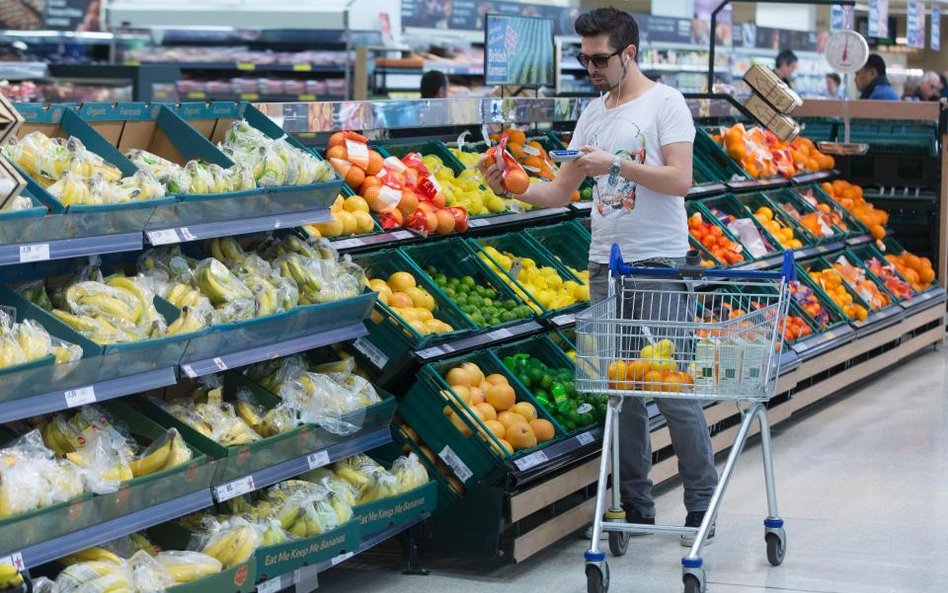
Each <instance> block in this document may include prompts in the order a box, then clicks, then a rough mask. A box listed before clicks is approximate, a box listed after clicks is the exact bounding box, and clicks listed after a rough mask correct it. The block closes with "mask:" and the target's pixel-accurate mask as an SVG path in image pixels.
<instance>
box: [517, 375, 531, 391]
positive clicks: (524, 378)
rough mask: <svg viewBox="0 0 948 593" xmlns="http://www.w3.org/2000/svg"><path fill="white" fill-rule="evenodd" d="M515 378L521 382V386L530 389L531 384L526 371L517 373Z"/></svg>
mask: <svg viewBox="0 0 948 593" xmlns="http://www.w3.org/2000/svg"><path fill="white" fill-rule="evenodd" d="M517 380H518V381H520V382H521V383H523V386H524V387H526V388H527V389H530V386H531V385H532V384H533V383H531V381H530V376H529V375H527V374H526V373H521V374H519V375H517Z"/></svg>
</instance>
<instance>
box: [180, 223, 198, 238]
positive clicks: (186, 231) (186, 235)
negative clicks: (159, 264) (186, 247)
mask: <svg viewBox="0 0 948 593" xmlns="http://www.w3.org/2000/svg"><path fill="white" fill-rule="evenodd" d="M178 231H179V232H180V233H181V236H182V237H184V238H185V239H187V240H188V241H194V240H195V239H197V237H195V236H194V234H193V233H191V231H190V230H189V229H188V227H186V226H183V227H181V228H180V229H178Z"/></svg>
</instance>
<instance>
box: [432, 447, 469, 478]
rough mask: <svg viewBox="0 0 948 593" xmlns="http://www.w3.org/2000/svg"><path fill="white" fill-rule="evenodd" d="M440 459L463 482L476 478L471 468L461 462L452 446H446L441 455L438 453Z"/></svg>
mask: <svg viewBox="0 0 948 593" xmlns="http://www.w3.org/2000/svg"><path fill="white" fill-rule="evenodd" d="M438 457H440V458H441V461H444V462H445V463H446V464H447V466H448V467H450V468H451V471H453V472H454V475H455V476H457V478H458V479H459V480H461V482H467V481H468V480H470V479H471V478H472V477H473V476H474V472H472V471H471V468H469V467H468V466H467V464H465V463H464V462H463V461H461V458H460V457H458V456H457V454H456V453H455V452H454V450H453V449H451V447H450V446H448V445H445V446H444V449H442V450H441V453H438Z"/></svg>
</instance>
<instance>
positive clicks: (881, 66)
mask: <svg viewBox="0 0 948 593" xmlns="http://www.w3.org/2000/svg"><path fill="white" fill-rule="evenodd" d="M856 88H857V89H859V93H860V94H859V98H860V99H873V100H876V101H898V100H899V96H898V95H897V94H896V92H895V90H894V89H893V88H892V85H891V84H889V79H888V78H886V75H885V60H883V59H882V56H880V55H879V54H869V59H868V60H866V65H865V66H863V67H862V68H860V69H859V70H857V71H856Z"/></svg>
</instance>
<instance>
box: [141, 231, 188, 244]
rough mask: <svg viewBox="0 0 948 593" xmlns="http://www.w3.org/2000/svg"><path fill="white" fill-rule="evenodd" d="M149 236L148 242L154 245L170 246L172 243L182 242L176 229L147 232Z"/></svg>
mask: <svg viewBox="0 0 948 593" xmlns="http://www.w3.org/2000/svg"><path fill="white" fill-rule="evenodd" d="M145 235H147V236H148V242H149V243H151V244H152V245H169V244H171V243H179V242H181V238H180V237H178V232H177V231H176V230H174V229H161V230H158V231H145Z"/></svg>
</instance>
